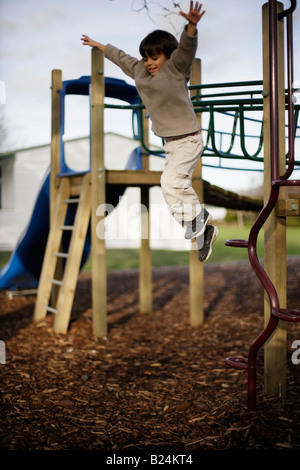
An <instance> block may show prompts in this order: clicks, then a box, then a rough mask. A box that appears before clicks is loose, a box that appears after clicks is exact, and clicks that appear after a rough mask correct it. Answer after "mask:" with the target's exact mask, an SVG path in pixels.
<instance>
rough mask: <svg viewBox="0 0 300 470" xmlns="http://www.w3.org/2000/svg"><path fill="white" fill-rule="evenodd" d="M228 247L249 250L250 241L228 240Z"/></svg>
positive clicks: (226, 243) (226, 242)
mask: <svg viewBox="0 0 300 470" xmlns="http://www.w3.org/2000/svg"><path fill="white" fill-rule="evenodd" d="M225 245H226V246H234V247H238V248H247V247H248V240H226V241H225Z"/></svg>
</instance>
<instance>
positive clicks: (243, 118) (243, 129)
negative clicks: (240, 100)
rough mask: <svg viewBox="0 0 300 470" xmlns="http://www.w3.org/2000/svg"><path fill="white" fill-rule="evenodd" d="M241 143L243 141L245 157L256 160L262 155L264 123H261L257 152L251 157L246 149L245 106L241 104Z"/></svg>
mask: <svg viewBox="0 0 300 470" xmlns="http://www.w3.org/2000/svg"><path fill="white" fill-rule="evenodd" d="M240 132H241V134H240V141H241V150H242V152H243V154H244V156H245V157H247V158H248V159H249V160H254V159H255V157H257V155H259V154H260V152H261V149H262V146H263V121H262V122H261V132H260V138H259V143H258V148H257V150H256V152H254V154H253V155H250V154H249V153H248V151H247V149H246V144H245V117H244V105H243V104H240Z"/></svg>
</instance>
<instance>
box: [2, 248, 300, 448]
mask: <svg viewBox="0 0 300 470" xmlns="http://www.w3.org/2000/svg"><path fill="white" fill-rule="evenodd" d="M299 266H300V257H293V258H289V259H288V286H289V287H288V306H289V307H290V308H298V309H299V307H300V305H299V299H300V295H299V294H300V269H299ZM188 276H189V273H188V268H187V267H176V268H173V267H172V268H154V269H153V304H154V309H153V312H152V313H150V314H141V313H140V312H139V304H138V296H139V293H138V271H137V270H126V271H112V272H109V273H108V309H109V312H108V326H109V331H108V335H107V337H105V338H95V337H94V336H93V333H92V310H91V278H90V275H89V274H88V273H81V274H80V277H79V282H78V287H77V291H76V298H75V303H74V308H73V313H72V321H71V324H70V328H69V331H68V333H67V334H66V335H57V334H55V333H54V332H53V329H52V326H53V315H52V314H49V315H48V316H47V318H46V319H45V320H43V321H42V322H40V323H34V322H32V314H33V309H34V302H35V296H34V295H29V296H14V297H13V298H12V299H9V298H8V296H7V295H6V292H3V291H2V292H0V340H2V341H4V342H5V345H6V363H5V364H1V365H0V370H1V384H0V391H1V411H0V432H1V435H0V448H1V449H2V450H106V451H117V450H132V451H133V450H134V449H135V450H139V449H150V450H160V451H169V450H176V449H177V450H181V451H183V450H184V451H185V452H189V451H194V450H280V451H288V450H300V414H299V409H300V405H299V403H300V396H299V390H300V364H299V365H297V364H294V363H293V362H292V360H291V358H292V354H293V352H295V349H293V347H292V343H293V342H294V341H295V340H300V325H299V324H295V323H294V324H292V323H290V324H288V325H287V331H288V340H287V395H286V398H274V397H266V396H265V395H264V385H263V382H264V377H263V376H264V371H263V351H260V353H259V357H258V372H257V410H256V411H251V412H249V411H248V409H247V372H246V371H238V370H235V369H232V368H230V367H228V366H227V365H225V363H224V359H225V358H226V357H227V356H230V355H238V356H247V353H248V348H249V346H250V344H251V342H252V340H254V339H255V338H256V337H257V336H258V334H259V333H260V332H261V331H262V328H263V289H262V287H261V285H260V283H259V281H258V279H257V277H256V275H255V274H254V272H253V271H252V269H251V267H250V265H249V262H248V261H243V262H232V263H227V264H207V265H205V323H204V324H203V325H201V326H199V327H192V326H190V325H189V280H188ZM298 357H299V358H300V353H299V354H298Z"/></svg>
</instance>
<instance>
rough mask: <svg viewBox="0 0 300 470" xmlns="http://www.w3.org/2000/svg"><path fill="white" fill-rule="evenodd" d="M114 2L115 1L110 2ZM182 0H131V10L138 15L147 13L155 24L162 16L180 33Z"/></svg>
mask: <svg viewBox="0 0 300 470" xmlns="http://www.w3.org/2000/svg"><path fill="white" fill-rule="evenodd" d="M109 1H111V2H113V1H114V0H109ZM182 3H183V1H182V0H179V1H175V0H158V1H154V0H131V9H132V11H135V12H137V13H145V14H146V15H147V16H148V17H149V18H150V20H151V21H152V22H153V23H156V22H157V20H156V19H157V17H158V16H162V17H164V18H165V20H166V22H167V23H169V24H170V25H171V27H172V28H173V29H174V30H175V32H176V33H178V31H179V29H180V27H179V25H178V24H176V23H178V18H180V20H181V22H180V24H182V18H181V17H180V16H179V14H178V13H179V12H180V11H182Z"/></svg>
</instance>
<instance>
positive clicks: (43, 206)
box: [0, 76, 141, 290]
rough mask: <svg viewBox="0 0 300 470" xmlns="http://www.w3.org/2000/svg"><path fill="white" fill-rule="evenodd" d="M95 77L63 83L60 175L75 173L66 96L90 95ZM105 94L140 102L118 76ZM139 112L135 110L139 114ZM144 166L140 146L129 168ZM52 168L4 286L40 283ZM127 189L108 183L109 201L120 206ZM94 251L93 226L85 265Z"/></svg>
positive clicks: (1, 273) (0, 280)
mask: <svg viewBox="0 0 300 470" xmlns="http://www.w3.org/2000/svg"><path fill="white" fill-rule="evenodd" d="M90 84H91V77H89V76H83V77H80V78H79V79H76V80H66V81H64V82H63V87H62V90H59V93H60V96H61V100H60V107H61V110H60V111H61V128H60V142H61V161H60V175H61V176H62V175H65V176H67V175H68V173H70V172H71V173H73V172H72V171H70V169H69V168H68V167H67V165H66V164H65V158H64V144H63V135H64V121H65V96H66V95H89V93H90ZM105 96H107V97H110V98H117V99H120V100H123V101H127V102H128V103H130V104H132V105H134V104H138V103H139V95H138V92H137V90H136V88H135V87H134V86H132V85H129V84H127V83H126V82H125V81H124V80H119V79H116V78H110V77H106V78H105ZM135 112H136V111H133V113H135ZM134 134H135V135H134V138H135V139H138V138H139V135H137V134H139V129H137V134H136V132H134ZM140 168H141V148H140V147H138V148H136V149H135V150H133V152H132V153H131V155H130V157H129V160H128V163H127V166H126V169H131V170H138V169H140ZM49 183H50V168H49V169H48V170H47V172H46V174H45V177H44V180H43V182H42V184H41V188H40V190H39V192H38V196H37V200H36V203H35V205H34V209H33V212H32V215H31V218H30V221H29V224H28V226H27V228H26V229H25V231H24V232H23V234H22V235H21V237H20V239H19V241H18V243H17V246H16V247H15V250H14V251H13V253H12V255H11V257H10V260H9V261H8V263H7V264H6V265H5V266H4V267H3V268H2V269H1V270H0V289H11V290H16V289H35V288H37V286H38V283H39V277H40V273H41V268H42V264H43V258H44V253H45V249H46V244H47V239H48V233H49V187H50V184H49ZM125 189H126V186H125V185H118V186H116V185H107V187H106V201H107V203H108V204H110V205H112V206H114V207H116V206H117V204H118V202H119V197H120V196H122V194H123V193H124V191H125ZM72 206H74V205H73V204H71V205H70V207H69V208H68V212H67V220H66V223H67V225H71V224H72V220H73V219H74V216H75V210H76V207H72ZM68 243H69V236H68V235H67V234H64V235H63V240H62V244H63V247H62V248H63V249H64V248H66V247H67V245H68ZM89 251H90V227H89V229H88V233H87V237H86V243H85V247H84V252H83V256H82V261H81V266H82V265H83V264H84V263H85V261H86V259H87V257H88V255H89Z"/></svg>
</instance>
